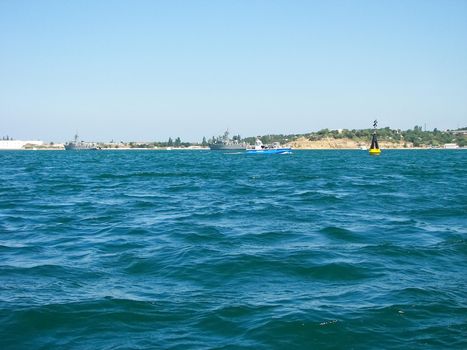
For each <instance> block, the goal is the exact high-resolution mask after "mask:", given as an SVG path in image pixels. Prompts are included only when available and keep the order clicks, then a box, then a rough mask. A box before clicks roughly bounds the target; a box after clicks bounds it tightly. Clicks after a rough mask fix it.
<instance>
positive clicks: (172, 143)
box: [167, 137, 174, 147]
mask: <svg viewBox="0 0 467 350" xmlns="http://www.w3.org/2000/svg"><path fill="white" fill-rule="evenodd" d="M173 145H174V142H173V140H172V138H171V137H169V141H167V146H169V147H172V146H173Z"/></svg>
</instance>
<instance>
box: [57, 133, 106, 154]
mask: <svg viewBox="0 0 467 350" xmlns="http://www.w3.org/2000/svg"><path fill="white" fill-rule="evenodd" d="M65 149H66V150H67V151H82V150H91V151H95V150H98V149H100V148H99V147H97V146H96V144H95V143H92V142H84V141H78V134H76V135H75V140H74V141H70V142H67V143H66V144H65Z"/></svg>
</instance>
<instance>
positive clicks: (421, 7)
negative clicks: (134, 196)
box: [0, 0, 467, 141]
mask: <svg viewBox="0 0 467 350" xmlns="http://www.w3.org/2000/svg"><path fill="white" fill-rule="evenodd" d="M0 50H1V52H0V136H3V135H7V134H8V135H10V136H13V137H15V138H17V139H26V138H35V139H43V140H54V141H65V140H67V139H71V138H72V137H73V135H74V133H75V132H76V131H78V133H79V134H80V136H81V137H82V138H83V139H86V140H99V141H108V140H111V139H114V140H166V139H168V137H181V138H182V140H187V141H197V140H201V138H202V137H203V136H206V137H210V136H213V135H217V134H220V133H222V132H223V131H224V130H225V129H226V128H229V129H230V131H231V132H233V133H235V134H237V133H239V134H241V135H242V136H253V135H258V134H260V135H263V134H268V133H304V132H309V131H313V130H319V129H322V128H331V129H336V128H366V127H371V125H372V121H373V119H375V118H378V119H379V120H380V125H381V126H390V127H392V128H401V129H407V128H412V127H413V126H414V125H424V124H425V123H426V126H427V128H428V129H433V128H434V127H437V128H439V129H450V128H456V127H458V126H465V125H467V1H464V0H457V1H456V0H442V1H429V0H423V1H413V0H412V1H411V0H405V1H397V0H392V1H384V0H380V1H370V0H368V1H332V0H331V1H311V0H309V1H294V0H284V1H274V0H269V1H257V0H244V1H242V0H230V1H227V0H218V1H214V0H212V1H195V0H192V1H178V0H167V1H157V0H152V1H143V0H132V1H130V0H128V1H118V0H112V1H105V0H100V1H95V0H93V1H84V0H76V1H62V0H57V1H41V0H35V1H23V0H0Z"/></svg>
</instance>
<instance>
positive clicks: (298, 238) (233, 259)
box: [0, 150, 467, 349]
mask: <svg viewBox="0 0 467 350" xmlns="http://www.w3.org/2000/svg"><path fill="white" fill-rule="evenodd" d="M0 164H1V170H0V325H1V327H0V348H1V349H382V348H384V349H466V348H467V287H466V286H467V151H463V150H452V151H447V150H446V151H445V150H433V151H414V150H410V151H409V150H407V151H383V153H382V155H381V156H379V157H371V156H369V155H368V154H367V153H366V152H364V151H295V152H294V153H293V154H292V155H246V154H244V153H224V152H213V151H212V152H209V151H77V152H72V151H70V152H57V151H40V152H39V151H38V152H33V151H18V152H16V151H4V152H0Z"/></svg>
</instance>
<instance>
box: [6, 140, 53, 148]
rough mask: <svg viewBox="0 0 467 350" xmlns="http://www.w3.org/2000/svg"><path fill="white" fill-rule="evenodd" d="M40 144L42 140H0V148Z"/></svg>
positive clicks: (42, 142)
mask: <svg viewBox="0 0 467 350" xmlns="http://www.w3.org/2000/svg"><path fill="white" fill-rule="evenodd" d="M26 145H32V146H42V145H44V141H22V140H0V149H24V146H26Z"/></svg>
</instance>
